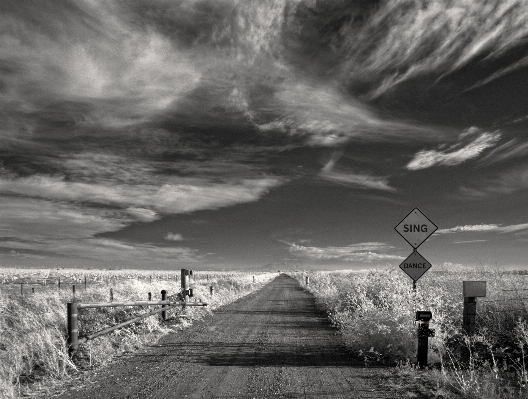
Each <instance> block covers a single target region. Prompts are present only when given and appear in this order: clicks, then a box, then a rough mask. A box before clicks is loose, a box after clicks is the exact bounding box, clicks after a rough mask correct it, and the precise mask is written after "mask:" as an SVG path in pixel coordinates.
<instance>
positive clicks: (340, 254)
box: [289, 242, 404, 263]
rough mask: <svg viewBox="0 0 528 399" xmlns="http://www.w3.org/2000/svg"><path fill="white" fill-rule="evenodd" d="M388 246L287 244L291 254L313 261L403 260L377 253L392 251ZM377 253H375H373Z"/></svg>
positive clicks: (368, 243)
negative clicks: (309, 245) (310, 245)
mask: <svg viewBox="0 0 528 399" xmlns="http://www.w3.org/2000/svg"><path fill="white" fill-rule="evenodd" d="M392 248H393V247H391V246H390V245H387V244H384V243H380V242H365V243H359V244H352V245H348V246H344V247H308V246H303V245H298V244H295V243H290V244H289V251H290V253H291V254H293V255H295V256H298V257H303V258H309V259H313V260H338V261H346V262H368V263H370V262H375V261H383V260H400V259H404V258H403V257H401V256H398V255H390V254H387V253H379V252H380V251H387V250H389V249H392ZM374 251H377V252H374Z"/></svg>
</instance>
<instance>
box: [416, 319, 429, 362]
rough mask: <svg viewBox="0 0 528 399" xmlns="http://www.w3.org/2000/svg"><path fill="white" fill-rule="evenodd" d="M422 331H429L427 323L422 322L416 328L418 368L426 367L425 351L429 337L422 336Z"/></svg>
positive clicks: (427, 347)
mask: <svg viewBox="0 0 528 399" xmlns="http://www.w3.org/2000/svg"><path fill="white" fill-rule="evenodd" d="M422 329H429V321H424V322H422V324H421V325H419V326H418V356H417V361H418V366H420V367H426V366H427V351H428V349H429V337H428V336H427V335H426V334H424V333H423V332H422V331H423V330H422Z"/></svg>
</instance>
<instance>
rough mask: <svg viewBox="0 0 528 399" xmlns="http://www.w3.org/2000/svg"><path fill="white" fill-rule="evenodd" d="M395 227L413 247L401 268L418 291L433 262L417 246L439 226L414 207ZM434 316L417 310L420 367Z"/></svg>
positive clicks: (432, 335)
mask: <svg viewBox="0 0 528 399" xmlns="http://www.w3.org/2000/svg"><path fill="white" fill-rule="evenodd" d="M394 229H395V230H396V231H397V232H398V233H399V234H400V235H401V236H402V237H403V238H404V239H405V241H407V242H408V243H409V244H411V246H412V247H413V251H412V253H411V254H410V255H409V256H408V257H407V258H406V259H405V260H404V261H403V262H402V263H401V265H400V269H402V270H403V271H404V272H405V273H406V274H407V275H408V276H409V277H410V278H412V280H413V290H414V291H415V292H416V282H417V281H418V279H419V278H420V277H422V276H423V274H424V273H425V272H426V271H427V270H429V269H430V268H431V264H430V263H429V262H428V261H427V259H425V258H424V257H423V256H422V255H420V254H419V253H418V251H417V248H418V247H419V246H420V245H422V244H423V242H424V241H425V240H427V239H428V238H429V237H430V236H431V234H433V233H434V232H435V231H436V230H437V229H438V226H437V225H436V224H434V223H433V222H432V221H431V220H430V219H429V218H428V217H427V216H425V215H424V214H423V213H422V211H420V210H419V209H418V208H414V209H413V210H412V211H411V212H410V213H409V214H408V215H407V216H405V218H404V219H403V220H402V221H401V222H400V223H399V224H398V225H397V226H396V227H395V228H394ZM432 317H433V316H432V313H431V312H429V311H424V312H416V321H417V322H419V323H420V324H419V325H418V351H417V359H416V360H417V362H418V365H419V366H420V367H425V366H427V351H428V348H429V343H428V339H429V337H434V330H432V329H430V328H429V321H430V320H431V319H432Z"/></svg>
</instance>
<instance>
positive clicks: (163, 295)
mask: <svg viewBox="0 0 528 399" xmlns="http://www.w3.org/2000/svg"><path fill="white" fill-rule="evenodd" d="M161 300H162V301H166V300H167V291H166V290H162V291H161ZM161 307H162V308H165V307H167V305H161ZM161 318H162V320H163V321H165V320H167V311H163V312H161Z"/></svg>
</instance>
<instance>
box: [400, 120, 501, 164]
mask: <svg viewBox="0 0 528 399" xmlns="http://www.w3.org/2000/svg"><path fill="white" fill-rule="evenodd" d="M477 133H479V130H478V129H477V128H474V127H473V128H470V129H468V130H467V131H466V132H464V133H462V134H461V135H460V136H459V139H460V140H461V142H460V143H457V144H455V145H453V146H451V147H449V148H448V149H446V150H444V151H437V150H429V151H427V150H423V151H420V152H418V153H417V154H416V155H415V156H414V158H413V159H412V160H411V162H409V163H408V164H407V169H409V170H419V169H426V168H430V167H431V166H435V165H445V166H455V165H459V164H461V163H462V162H465V161H467V160H469V159H473V158H476V157H478V156H479V155H480V154H481V153H482V151H484V150H485V149H486V148H489V147H491V146H493V145H494V144H495V143H496V142H497V141H498V140H499V139H500V137H501V134H500V133H498V132H494V133H481V134H479V135H478V137H477V138H475V139H474V140H472V141H471V142H470V143H468V144H466V145H465V146H464V147H462V148H458V147H460V146H461V145H462V140H464V139H465V138H467V137H469V136H473V135H475V134H477Z"/></svg>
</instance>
